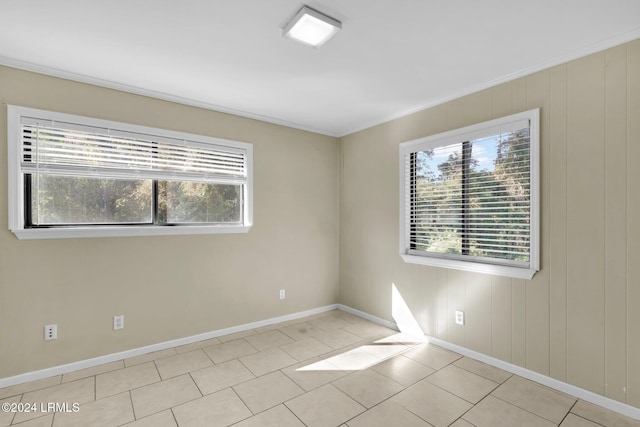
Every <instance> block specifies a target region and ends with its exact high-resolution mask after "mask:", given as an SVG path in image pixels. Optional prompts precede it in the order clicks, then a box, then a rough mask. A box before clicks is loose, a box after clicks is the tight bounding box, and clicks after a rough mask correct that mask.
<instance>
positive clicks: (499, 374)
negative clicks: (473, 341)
mask: <svg viewBox="0 0 640 427" xmlns="http://www.w3.org/2000/svg"><path fill="white" fill-rule="evenodd" d="M453 364H454V365H456V366H457V367H458V368H462V369H464V370H465V371H469V372H473V373H474V374H476V375H480V376H481V377H484V378H486V379H488V380H491V381H493V382H496V383H499V384H502V383H503V382H505V381H506V380H508V379H509V378H511V375H513V374H512V373H510V372H507V371H503V370H502V369H498V368H496V367H493V366H491V365H487V364H486V363H482V362H480V361H477V360H474V359H471V358H470V357H463V358H461V359H458V360H456V361H455V362H453Z"/></svg>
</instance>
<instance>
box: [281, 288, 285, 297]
mask: <svg viewBox="0 0 640 427" xmlns="http://www.w3.org/2000/svg"><path fill="white" fill-rule="evenodd" d="M284 298H285V293H284V289H280V299H284Z"/></svg>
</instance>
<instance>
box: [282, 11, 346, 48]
mask: <svg viewBox="0 0 640 427" xmlns="http://www.w3.org/2000/svg"><path fill="white" fill-rule="evenodd" d="M341 28H342V24H341V23H340V21H338V20H336V19H333V18H332V17H330V16H327V15H325V14H323V13H320V12H318V11H317V10H314V9H311V8H310V7H308V6H303V7H302V9H300V11H299V12H298V13H297V14H296V16H294V17H293V19H292V20H291V21H289V23H288V24H287V25H286V26H285V27H284V29H283V30H282V35H283V36H284V37H286V38H288V39H291V40H295V41H297V42H300V43H304V44H306V45H309V46H313V47H315V48H318V47H320V46H322V45H323V44H324V43H326V41H327V40H329V39H330V38H331V37H333V35H334V34H335V33H337V32H338V31H339V30H340V29H341Z"/></svg>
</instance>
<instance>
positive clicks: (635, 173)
mask: <svg viewBox="0 0 640 427" xmlns="http://www.w3.org/2000/svg"><path fill="white" fill-rule="evenodd" d="M627 61H628V62H627V340H628V347H627V403H629V404H631V405H633V406H636V407H640V220H639V219H640V168H639V167H638V164H640V119H639V118H640V77H639V76H640V40H636V41H634V42H632V43H629V44H628V45H627Z"/></svg>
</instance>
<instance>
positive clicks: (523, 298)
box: [511, 78, 527, 366]
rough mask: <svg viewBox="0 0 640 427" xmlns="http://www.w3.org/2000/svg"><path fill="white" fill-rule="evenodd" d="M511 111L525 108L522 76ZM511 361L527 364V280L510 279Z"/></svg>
mask: <svg viewBox="0 0 640 427" xmlns="http://www.w3.org/2000/svg"><path fill="white" fill-rule="evenodd" d="M511 105H512V108H513V111H512V112H513V113H518V112H521V111H526V109H527V82H526V80H525V79H524V78H521V79H518V80H515V81H513V82H511ZM511 286H512V289H511V321H512V322H513V323H512V324H511V362H512V363H514V364H516V365H520V366H526V365H527V281H526V280H523V279H512V280H511Z"/></svg>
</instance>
